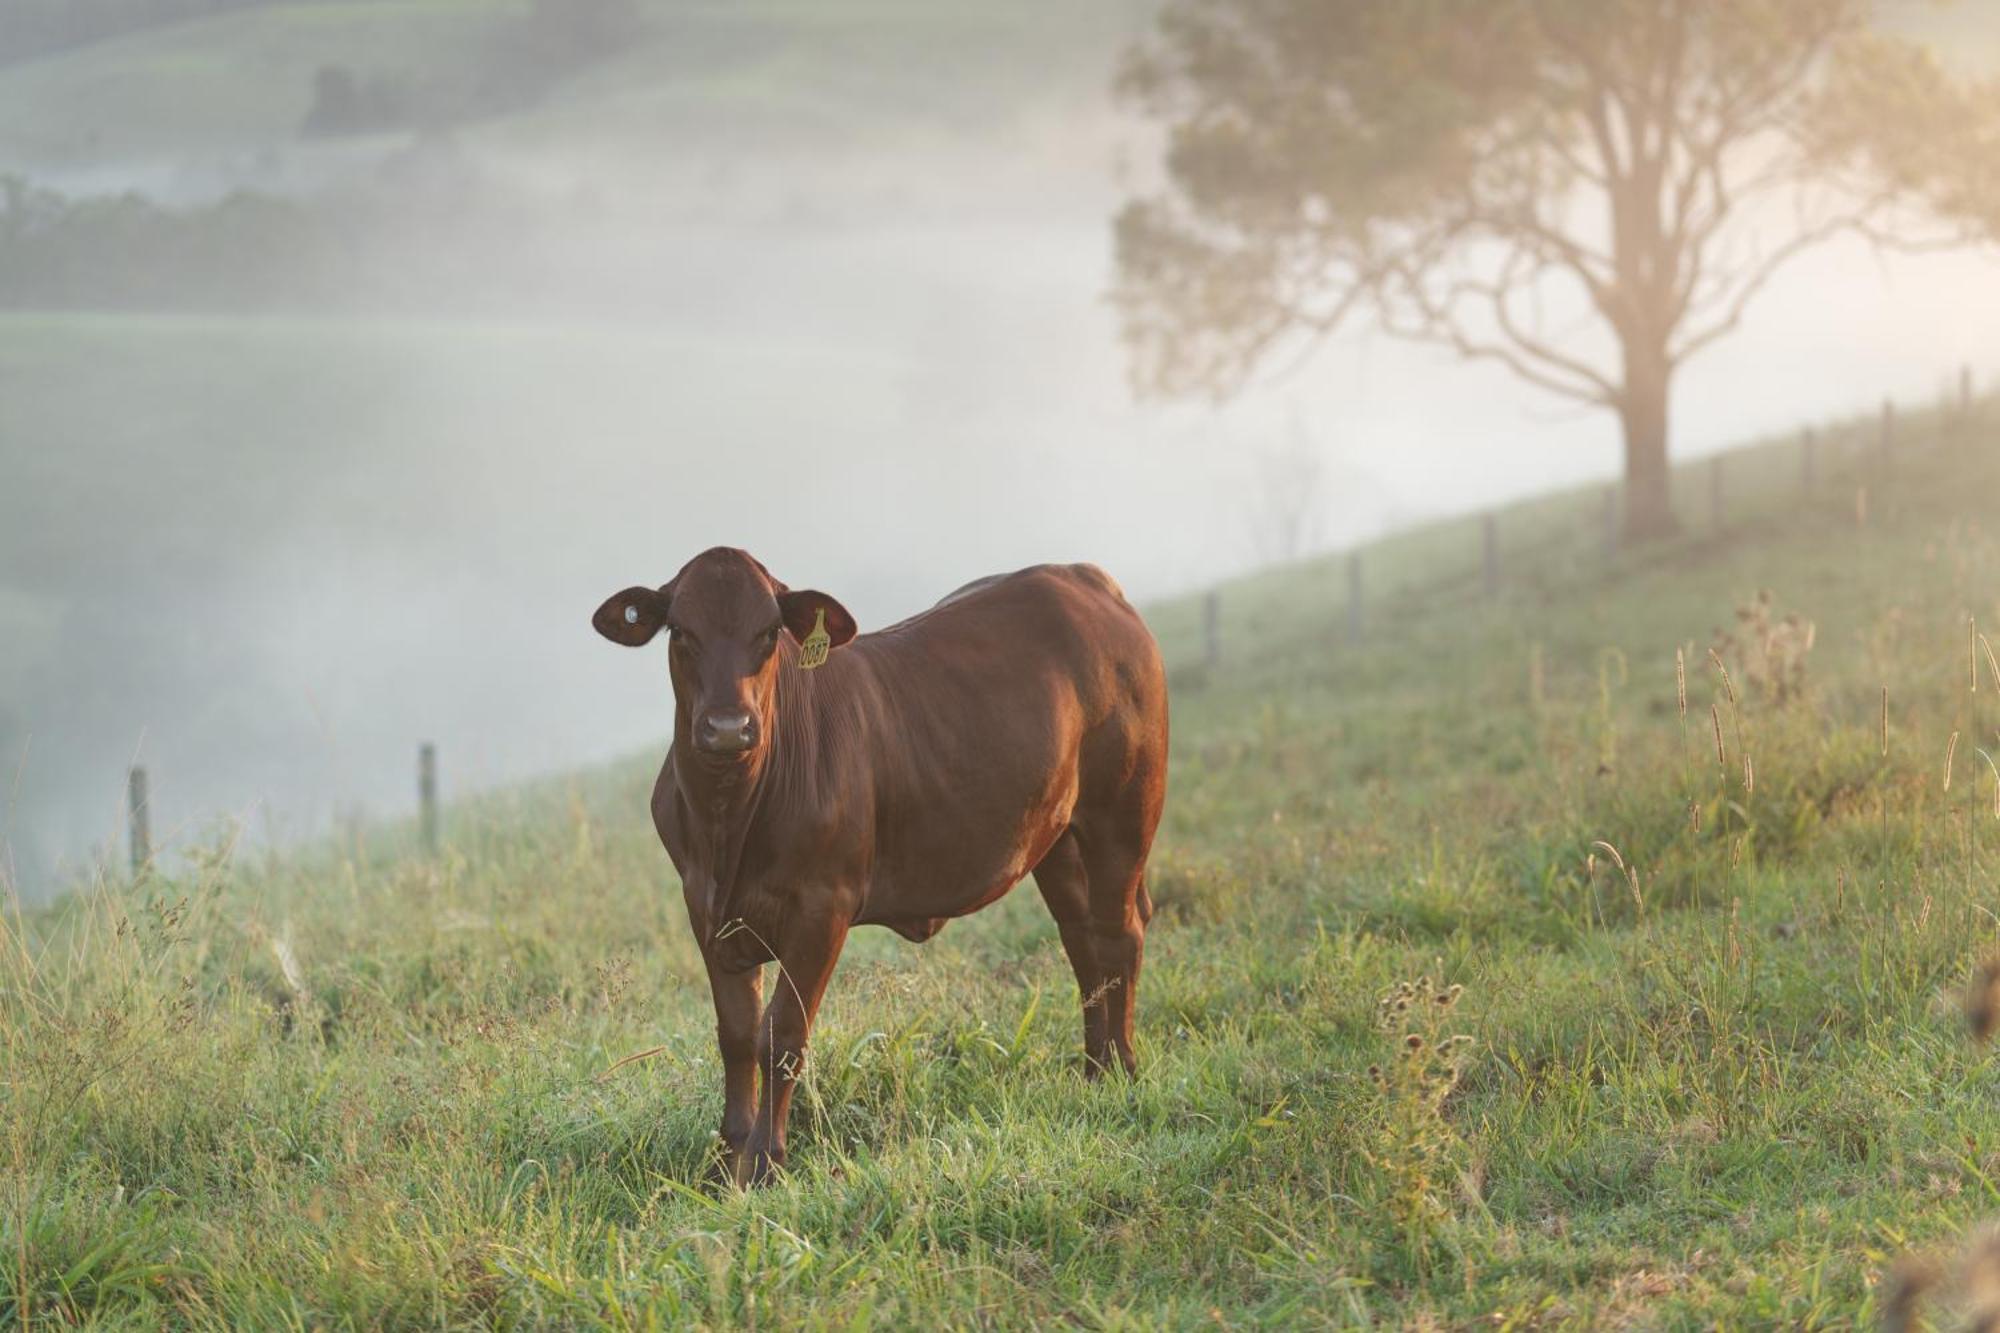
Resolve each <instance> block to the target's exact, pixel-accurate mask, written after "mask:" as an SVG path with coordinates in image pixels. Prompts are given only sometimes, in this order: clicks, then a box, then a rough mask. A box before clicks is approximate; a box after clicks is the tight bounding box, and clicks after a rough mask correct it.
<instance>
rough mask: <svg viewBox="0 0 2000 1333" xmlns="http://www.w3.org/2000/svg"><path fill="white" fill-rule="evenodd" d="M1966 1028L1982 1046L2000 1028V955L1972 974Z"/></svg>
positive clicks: (1967, 988)
mask: <svg viewBox="0 0 2000 1333" xmlns="http://www.w3.org/2000/svg"><path fill="white" fill-rule="evenodd" d="M1965 1026H1966V1027H1967V1029H1969V1030H1970V1031H1971V1033H1972V1039H1973V1040H1974V1041H1976V1042H1978V1043H1980V1044H1981V1045H1984V1044H1985V1043H1986V1042H1988V1041H1990V1040H1991V1039H1992V1037H1993V1032H1994V1029H1996V1028H2000V954H1994V955H1992V956H1991V957H1989V958H1987V960H1986V961H1985V962H1983V963H1981V964H1980V965H1979V966H1978V968H1976V969H1975V970H1974V971H1973V973H1972V981H1971V983H1970V984H1969V985H1967V986H1966V988H1965Z"/></svg>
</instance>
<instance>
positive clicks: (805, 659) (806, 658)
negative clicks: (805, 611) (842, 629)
mask: <svg viewBox="0 0 2000 1333" xmlns="http://www.w3.org/2000/svg"><path fill="white" fill-rule="evenodd" d="M831 647H833V636H832V635H831V634H828V633H827V632H826V608H825V607H823V606H822V607H821V608H820V609H819V610H817V611H815V612H814V613H813V627H812V633H810V634H808V635H806V638H805V642H804V643H801V644H800V645H799V667H800V669H801V670H804V671H811V670H812V669H813V668H814V667H817V666H824V665H825V664H826V653H827V649H829V648H831Z"/></svg>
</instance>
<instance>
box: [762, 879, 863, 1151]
mask: <svg viewBox="0 0 2000 1333" xmlns="http://www.w3.org/2000/svg"><path fill="white" fill-rule="evenodd" d="M846 939H847V921H846V919H845V918H844V917H837V916H833V915H826V916H821V917H814V918H807V919H795V920H793V921H791V922H788V923H786V929H785V935H784V939H783V940H782V941H781V942H780V944H779V946H778V950H777V953H778V975H777V979H776V980H775V981H774V982H773V983H772V985H771V1002H770V1003H769V1004H767V1005H766V1006H765V1007H764V1017H763V1021H762V1022H761V1023H759V1024H758V1026H757V1068H758V1071H759V1072H760V1073H761V1074H762V1075H763V1088H762V1092H761V1095H760V1096H759V1098H758V1104H757V1122H756V1124H755V1126H754V1127H753V1128H752V1129H751V1131H750V1141H749V1143H748V1144H747V1145H746V1146H745V1149H744V1151H743V1153H742V1155H741V1156H740V1157H739V1158H738V1159H737V1180H738V1181H739V1182H740V1183H743V1184H748V1185H761V1184H763V1183H764V1182H765V1181H766V1180H768V1179H770V1178H771V1175H772V1174H773V1173H774V1172H775V1171H776V1170H777V1169H778V1168H780V1167H782V1166H784V1164H785V1122H786V1121H787V1120H788V1119H789V1118H790V1117H791V1113H792V1094H793V1093H794V1092H795V1091H797V1089H798V1080H799V1078H800V1077H801V1076H802V1075H804V1073H805V1062H806V1040H807V1038H808V1036H810V1034H811V1032H812V1023H813V1018H814V1016H815V1015H817V1014H818V1013H819V1002H820V997H821V996H823V995H825V994H826V983H827V981H828V980H829V979H830V978H831V977H832V976H833V965H834V964H835V963H836V962H837V961H839V959H840V946H841V945H842V944H843V943H844V942H845V941H846Z"/></svg>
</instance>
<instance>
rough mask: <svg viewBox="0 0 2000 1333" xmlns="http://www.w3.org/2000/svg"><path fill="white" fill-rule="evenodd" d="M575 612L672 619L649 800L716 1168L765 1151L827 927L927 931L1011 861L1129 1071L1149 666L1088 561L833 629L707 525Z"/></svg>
mask: <svg viewBox="0 0 2000 1333" xmlns="http://www.w3.org/2000/svg"><path fill="white" fill-rule="evenodd" d="M593 623H594V624H595V625H596V627H597V631H598V633H600V634H602V635H604V637H605V638H607V639H610V640H611V641H612V642H614V643H621V644H625V645H627V646H628V647H633V648H636V647H639V646H640V645H642V644H645V643H647V642H648V641H650V640H651V639H652V638H653V636H654V635H655V634H657V633H658V632H659V631H660V630H661V629H663V628H664V629H666V630H667V631H669V633H670V635H671V648H670V650H669V653H668V661H669V666H670V669H671V672H672V676H673V686H674V739H673V746H672V748H671V749H670V750H669V751H668V752H667V759H666V763H665V764H664V765H663V766H662V767H661V769H660V777H659V781H658V783H657V784H656V785H655V786H654V788H653V823H654V826H655V827H656V828H657V829H658V830H659V834H660V841H661V842H663V843H665V844H666V848H667V855H668V856H670V857H672V858H673V862H674V867H675V869H677V870H678V871H679V872H680V878H681V891H682V894H683V896H684V897H685V898H686V900H687V910H688V918H689V920H690V921H691V922H692V923H693V926H694V933H695V938H696V939H697V940H698V941H699V942H700V944H701V950H702V957H703V960H704V961H705V962H706V963H707V966H708V978H709V984H710V985H711V987H712V988H713V990H714V994H715V1016H716V1030H717V1038H718V1041H719V1043H720V1045H721V1048H722V1066H723V1110H722V1138H723V1141H724V1142H725V1144H726V1145H727V1146H728V1150H729V1154H730V1162H731V1169H732V1171H733V1173H734V1176H735V1178H736V1179H737V1180H738V1181H749V1182H753V1183H754V1182H757V1181H761V1180H764V1179H766V1178H767V1177H768V1176H769V1175H770V1174H771V1172H772V1170H773V1169H774V1168H777V1167H782V1166H783V1165H784V1162H785V1120H786V1117H787V1115H788V1113H789V1110H790V1107H791V1101H792V1091H793V1082H794V1080H795V1079H796V1077H797V1076H798V1073H799V1071H800V1069H801V1068H802V1062H803V1061H804V1059H805V1053H806V1038H807V1034H808V1032H809V1030H810V1028H811V1026H812V1021H813V1015H814V1014H815V1013H816V1012H817V1011H818V1009H819V1002H820V997H821V996H822V995H823V994H824V993H825V991H826V984H827V979H828V978H829V977H830V976H831V975H832V974H833V966H834V962H835V960H837V959H838V958H839V957H840V948H841V944H842V942H843V941H844V940H845V939H846V938H847V932H848V929H849V928H850V927H853V926H862V925H874V926H887V927H888V928H889V929H891V930H893V931H895V932H896V933H898V934H899V935H902V936H904V937H905V938H906V939H911V940H918V941H922V940H927V939H929V938H930V937H931V936H933V935H935V934H937V932H938V931H939V930H941V929H942V928H943V927H944V924H945V922H946V921H948V920H950V919H951V918H952V917H957V916H964V915H966V914H967V913H970V912H976V911H978V910H979V909H980V908H982V907H984V906H986V905H987V904H988V903H991V902H993V901H995V900H996V899H998V898H999V897H1001V896H1002V895H1003V894H1005V893H1006V892H1007V891H1008V890H1009V889H1011V888H1013V887H1014V885H1015V884H1017V883H1019V882H1020V880H1021V879H1022V878H1023V877H1024V876H1026V875H1027V874H1029V873H1030V872H1032V873H1033V874H1034V877H1035V883H1036V885H1037V886H1038V887H1039V888H1040V889H1041V891H1042V897H1043V899H1044V900H1046V901H1047V903H1048V905H1049V910H1050V912H1052V913H1053V914H1054V916H1055V919H1056V924H1057V926H1058V928H1059V929H1060V931H1061V934H1062V942H1063V948H1064V950H1065V951H1066V952H1067V953H1068V954H1069V960H1070V964H1071V966H1072V967H1073V968H1074V969H1075V971H1076V982H1077V987H1078V989H1079V990H1080V991H1081V992H1082V995H1083V1001H1084V1005H1083V1032H1084V1052H1085V1056H1086V1059H1087V1062H1088V1066H1087V1067H1088V1068H1089V1070H1090V1072H1091V1073H1093V1074H1095V1073H1097V1072H1098V1071H1100V1070H1102V1069H1103V1068H1105V1067H1106V1066H1108V1065H1109V1064H1110V1063H1111V1061H1112V1060H1113V1059H1114V1058H1116V1059H1117V1060H1118V1061H1119V1063H1121V1064H1122V1065H1124V1067H1125V1069H1126V1071H1127V1072H1130V1071H1131V1070H1132V1068H1133V1057H1132V1008H1133V999H1134V996H1133V991H1134V987H1135V985H1136V984H1137V982H1138V977H1139V958H1140V953H1141V949H1142V946H1143V944H1144V940H1145V933H1146V921H1147V919H1148V918H1149V917H1150V916H1151V915H1152V900H1151V899H1150V898H1149V897H1148V896H1147V893H1146V888H1145V882H1144V876H1145V870H1146V855H1147V853H1148V851H1149V850H1150V849H1151V847H1152V842H1153V830H1154V827H1155V826H1156V825H1157V824H1158V823H1159V819H1160V805H1161V802H1162V801H1163V800H1164V798H1165V795H1166V777H1167V687H1166V675H1165V672H1164V671H1163V670H1162V668H1161V665H1160V653H1159V648H1158V645H1156V644H1155V643H1154V642H1153V636H1152V635H1151V634H1150V633H1149V632H1148V631H1147V629H1146V626H1145V624H1144V622H1143V621H1141V620H1140V619H1139V614H1138V612H1136V611H1134V610H1133V609H1132V607H1131V605H1130V604H1129V603H1127V602H1126V600H1125V597H1124V594H1123V593H1121V592H1120V591H1119V588H1118V585H1117V584H1116V583H1114V582H1112V580H1111V579H1110V578H1109V577H1108V576H1106V575H1105V573H1104V572H1103V571H1102V570H1100V569H1097V568H1096V567H1094V566H1091V565H1038V566H1036V567H1035V568H1033V569H1024V570H1021V571H1020V572H1019V573H1015V574H1003V575H998V576H995V577H993V578H989V579H983V580H981V581H979V582H977V583H973V584H969V585H967V586H966V587H964V588H961V589H959V590H958V591H957V592H955V593H953V594H952V595H951V596H949V597H947V598H945V599H944V600H943V601H942V602H939V603H938V604H937V605H936V606H934V607H932V608H931V609H930V610H928V611H925V612H923V613H922V614H920V615H917V616H913V617H912V618H910V619H908V620H905V621H903V622H902V623H901V624H898V625H892V626H890V627H889V628H888V629H885V630H882V631H880V632H878V633H875V634H865V635H862V636H860V637H859V638H857V637H855V625H854V618H853V617H852V616H850V615H849V614H848V613H847V611H846V609H845V608H843V607H842V606H841V605H840V603H839V602H836V601H835V600H834V599H833V598H831V597H829V596H827V595H826V594H825V593H821V592H809V591H806V592H793V591H792V590H790V589H788V588H787V587H786V586H785V585H784V584H782V583H780V582H778V581H777V580H776V579H774V578H772V577H771V575H770V572H769V571H768V570H766V569H765V568H764V566H763V565H761V564H759V563H758V562H757V561H756V560H755V559H753V558H752V557H751V556H750V555H748V554H747V553H745V552H743V551H738V550H733V549H730V548H726V547H717V548H715V549H714V550H710V551H705V552H703V553H702V554H700V555H698V556H696V557H695V558H694V559H693V560H691V561H689V562H688V564H687V567H686V568H684V569H682V570H681V572H680V573H679V574H677V575H675V576H674V578H673V580H672V581H671V582H669V583H667V584H666V585H665V586H664V587H660V588H643V587H641V588H627V589H626V590H625V591H623V592H621V593H618V594H616V595H615V596H613V597H612V598H611V599H610V600H609V601H607V602H605V603H604V605H603V606H601V607H599V608H598V610H597V615H596V617H595V619H594V621H593ZM815 660H819V661H823V663H824V664H823V665H820V666H817V667H814V666H813V665H812V664H813V662H814V661H815ZM771 961H776V962H777V963H778V965H779V975H778V981H777V983H776V985H775V987H774V990H773V994H772V997H771V1002H770V1004H769V1005H768V1006H763V1005H762V994H763V968H762V965H763V964H765V963H767V962H771ZM760 1008H761V1012H762V1018H763V1021H762V1022H761V1023H760V1022H759V1021H758V1017H759V1011H760ZM760 1071H761V1073H762V1080H761V1082H762V1095H761V1097H760V1096H759V1077H758V1075H759V1073H760Z"/></svg>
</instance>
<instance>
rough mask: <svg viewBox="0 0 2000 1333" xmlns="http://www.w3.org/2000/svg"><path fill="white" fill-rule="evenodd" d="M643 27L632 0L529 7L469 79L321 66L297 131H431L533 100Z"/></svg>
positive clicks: (533, 0) (550, 0)
mask: <svg viewBox="0 0 2000 1333" xmlns="http://www.w3.org/2000/svg"><path fill="white" fill-rule="evenodd" d="M642 27H643V21H642V19H641V17H640V14H639V7H638V4H637V0H530V3H529V4H528V6H527V8H526V10H525V13H524V14H523V16H522V18H521V21H520V22H519V23H517V24H511V25H509V26H508V27H507V28H505V29H503V30H502V32H501V33H500V35H499V36H498V37H497V38H496V40H494V41H493V42H492V44H491V46H490V48H489V49H488V50H487V51H486V52H485V53H484V54H483V57H482V58H481V59H480V60H479V61H478V62H477V65H478V68H477V71H476V73H475V74H474V75H473V77H472V78H470V79H469V80H462V81H457V82H453V81H449V80H439V79H436V78H431V77H427V76H417V75H411V74H408V73H403V72H396V71H388V70H356V69H353V68H351V67H349V66H347V65H323V66H321V67H320V68H319V69H318V70H316V71H315V72H314V74H313V84H312V103H311V106H310V107H309V109H308V110H307V112H306V115H305V120H304V122H303V123H302V124H301V125H300V131H301V132H302V133H304V134H305V135H307V136H309V137H334V136H341V135H354V134H377V133H381V132H383V131H388V130H400V129H422V128H437V127H441V126H450V125H455V124H462V123H464V122H466V121H472V120H478V119H481V118H482V117H486V116H493V115H499V114H503V113H505V112H508V111H514V110H518V109H520V108H521V107H524V106H528V105H531V104H532V103H534V102H535V101H537V100H539V99H540V98H541V96H542V95H543V94H544V93H545V92H546V91H547V90H548V88H549V86H550V85H551V84H553V83H555V82H556V81H557V80H559V79H561V78H563V77H565V76H567V75H569V74H573V73H575V72H576V71H577V70H579V69H582V68H584V67H585V66H588V65H590V64H593V63H595V62H596V61H598V60H601V59H603V58H605V57H606V56H609V55H611V54H613V53H614V52H616V51H618V50H620V49H622V48H623V47H624V46H626V45H627V44H628V43H630V42H631V41H632V40H633V39H634V38H636V37H637V36H638V35H639V33H640V31H641V29H642Z"/></svg>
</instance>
